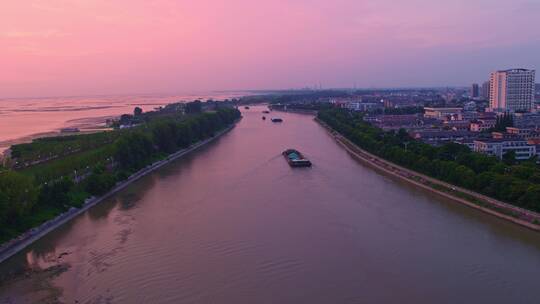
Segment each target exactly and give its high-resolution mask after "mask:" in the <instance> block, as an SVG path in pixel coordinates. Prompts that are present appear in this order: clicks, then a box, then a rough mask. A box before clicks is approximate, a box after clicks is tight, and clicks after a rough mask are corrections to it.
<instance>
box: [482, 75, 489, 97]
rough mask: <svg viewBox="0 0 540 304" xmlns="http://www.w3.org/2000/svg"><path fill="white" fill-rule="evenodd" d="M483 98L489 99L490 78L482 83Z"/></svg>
mask: <svg viewBox="0 0 540 304" xmlns="http://www.w3.org/2000/svg"><path fill="white" fill-rule="evenodd" d="M482 98H484V99H485V100H489V80H488V81H486V82H484V83H483V84H482Z"/></svg>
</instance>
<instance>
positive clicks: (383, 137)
mask: <svg viewBox="0 0 540 304" xmlns="http://www.w3.org/2000/svg"><path fill="white" fill-rule="evenodd" d="M318 117H319V119H321V120H322V121H324V122H325V123H327V124H328V125H329V126H330V127H332V128H333V129H334V130H336V131H338V132H339V133H341V134H342V135H343V136H345V137H346V138H348V139H349V140H351V141H352V142H353V143H355V144H356V145H358V146H359V147H361V148H362V149H364V150H366V151H368V152H370V153H372V154H374V155H377V156H379V157H382V158H384V159H387V160H389V161H392V162H394V163H396V164H398V165H401V166H403V167H406V168H409V169H412V170H414V171H417V172H421V173H423V174H425V175H428V176H431V177H434V178H436V179H439V180H442V181H445V182H448V183H451V184H454V185H457V186H460V187H463V188H467V189H470V190H473V191H476V192H479V193H482V194H484V195H487V196H490V197H493V198H495V199H498V200H501V201H505V202H507V203H510V204H512V205H515V206H518V207H522V208H526V209H529V210H533V211H540V169H539V167H538V165H537V164H536V160H535V159H531V160H529V161H524V162H520V163H515V161H513V160H512V161H506V162H505V161H500V160H498V159H497V158H495V157H493V156H488V155H485V154H480V153H476V152H473V151H471V150H470V149H469V148H468V147H467V146H464V145H460V144H457V143H448V144H445V145H443V146H440V147H434V146H431V145H428V144H425V143H423V142H421V141H417V140H414V139H413V138H411V137H410V136H409V135H408V133H407V132H406V131H405V130H404V129H401V130H399V131H397V132H396V131H389V132H385V131H383V130H381V129H379V128H376V127H374V126H372V125H370V124H369V123H367V122H365V121H363V120H362V115H361V114H358V113H351V112H347V111H343V110H336V109H333V110H326V111H321V112H319V114H318Z"/></svg>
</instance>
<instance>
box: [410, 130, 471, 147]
mask: <svg viewBox="0 0 540 304" xmlns="http://www.w3.org/2000/svg"><path fill="white" fill-rule="evenodd" d="M409 136H411V137H412V138H414V139H416V140H421V141H423V142H424V143H426V144H430V145H432V146H440V145H444V144H446V143H450V142H456V141H468V140H472V139H474V138H476V137H477V133H473V132H470V131H440V130H420V131H410V132H409Z"/></svg>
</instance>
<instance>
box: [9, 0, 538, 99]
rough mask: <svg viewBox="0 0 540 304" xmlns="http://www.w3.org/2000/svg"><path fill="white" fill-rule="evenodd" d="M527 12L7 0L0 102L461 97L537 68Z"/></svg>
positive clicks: (521, 5) (530, 5)
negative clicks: (367, 91) (366, 91)
mask: <svg viewBox="0 0 540 304" xmlns="http://www.w3.org/2000/svg"><path fill="white" fill-rule="evenodd" d="M538 16H540V2H538V1H530V0H529V1H527V0H520V1H513V2H508V1H501V0H493V1H489V0H474V1H464V0H458V1H452V2H451V3H450V2H446V1H428V0H409V1H402V2H399V3H395V2H394V1H390V0H382V1H373V0H369V1H353V0H337V1H332V2H331V3H329V2H328V1H322V0H314V1H307V0H294V1H288V2H286V3H278V2H276V1H247V0H233V1H221V0H215V1H212V0H202V1H198V2H197V3H193V2H191V1H168V0H156V1H143V0H132V1H125V0H121V1H115V2H114V3H113V2H110V1H105V0H78V1H68V0H49V1H40V0H32V1H24V3H22V2H20V1H14V0H8V1H7V3H5V4H4V5H3V8H2V11H1V12H0V26H1V30H0V66H2V67H3V73H1V74H0V98H18V97H21V98H24V97H39V96H58V97H62V96H95V95H128V94H140V95H143V94H176V93H180V92H198V91H200V92H208V91H248V90H278V89H284V90H287V89H300V88H303V87H313V86H315V85H319V84H321V85H322V86H323V88H347V87H350V88H352V87H358V88H419V87H463V86H468V85H470V84H471V83H473V82H474V83H482V81H485V80H487V78H488V74H489V72H491V71H493V70H500V69H506V68H514V67H519V68H528V69H537V68H538V67H540V56H539V55H538V54H540V36H539V35H538V34H537V33H536V32H535V31H534V28H540V18H538Z"/></svg>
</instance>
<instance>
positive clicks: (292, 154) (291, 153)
mask: <svg viewBox="0 0 540 304" xmlns="http://www.w3.org/2000/svg"><path fill="white" fill-rule="evenodd" d="M281 154H282V155H283V157H285V159H286V160H287V162H288V163H289V166H291V167H293V168H294V167H311V162H310V161H309V159H307V158H305V157H304V155H303V154H302V153H300V152H298V151H297V150H295V149H287V150H285V151H283V152H282V153H281Z"/></svg>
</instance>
